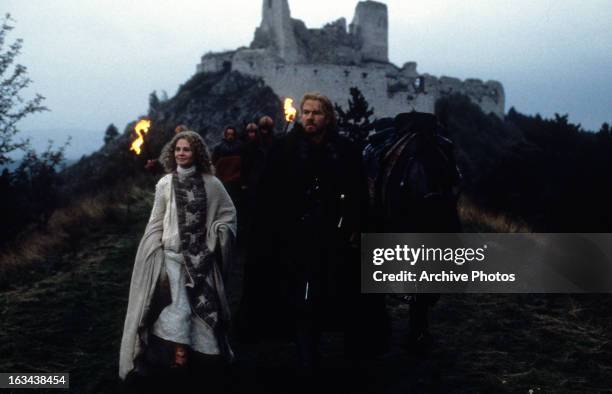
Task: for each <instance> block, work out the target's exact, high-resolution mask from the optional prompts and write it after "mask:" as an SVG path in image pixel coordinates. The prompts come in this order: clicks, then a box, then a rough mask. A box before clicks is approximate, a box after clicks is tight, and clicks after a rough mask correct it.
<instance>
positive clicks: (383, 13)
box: [349, 0, 389, 63]
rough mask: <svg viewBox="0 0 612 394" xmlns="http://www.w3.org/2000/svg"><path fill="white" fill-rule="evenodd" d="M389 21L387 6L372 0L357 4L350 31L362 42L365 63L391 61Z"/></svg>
mask: <svg viewBox="0 0 612 394" xmlns="http://www.w3.org/2000/svg"><path fill="white" fill-rule="evenodd" d="M388 20H389V16H388V13H387V5H386V4H383V3H379V2H377V1H371V0H367V1H360V2H359V3H357V7H356V8H355V16H354V17H353V22H352V23H351V25H350V28H349V29H350V33H351V34H353V35H355V36H356V37H358V38H359V39H360V40H361V44H362V47H361V53H362V60H363V61H377V62H385V63H386V62H388V61H389V28H388Z"/></svg>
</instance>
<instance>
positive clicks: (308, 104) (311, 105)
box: [301, 100, 327, 135]
mask: <svg viewBox="0 0 612 394" xmlns="http://www.w3.org/2000/svg"><path fill="white" fill-rule="evenodd" d="M301 117H302V124H303V125H304V130H305V131H306V134H310V135H319V134H322V133H323V132H324V131H325V128H326V127H327V117H326V116H325V112H323V106H322V105H321V102H320V101H318V100H306V101H304V105H303V106H302V115H301Z"/></svg>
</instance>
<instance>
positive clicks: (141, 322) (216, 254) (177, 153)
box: [119, 131, 236, 379]
mask: <svg viewBox="0 0 612 394" xmlns="http://www.w3.org/2000/svg"><path fill="white" fill-rule="evenodd" d="M161 163H162V164H163V165H164V167H165V169H166V171H167V172H168V174H167V175H166V176H164V177H163V178H161V179H160V181H159V182H158V183H157V185H156V187H155V202H154V205H153V209H152V212H151V217H150V219H149V222H148V224H147V226H146V229H145V233H144V236H143V237H142V240H141V242H140V245H139V247H138V252H137V254H136V259H135V262H134V270H133V272H132V280H131V285H130V294H129V302H128V308H127V316H126V319H125V325H124V329H123V338H122V340H121V350H120V358H119V376H120V377H121V378H122V379H125V378H126V377H127V376H128V374H130V373H131V372H137V373H138V374H143V375H146V374H147V372H149V370H150V369H152V368H160V367H161V368H165V367H183V366H185V365H187V364H188V363H190V360H191V359H192V358H193V359H196V358H198V357H199V356H200V355H215V356H217V357H218V356H223V357H224V358H225V359H227V360H232V359H233V353H232V350H231V348H230V346H229V343H228V340H227V330H228V326H229V319H230V311H229V305H228V299H227V296H226V294H225V288H226V286H225V283H224V281H225V280H226V279H227V274H228V273H229V268H230V264H231V261H232V252H233V241H234V237H235V233H236V210H235V208H234V204H233V203H232V200H231V199H230V197H229V195H228V194H227V192H226V190H225V188H224V187H223V185H222V183H221V182H220V181H219V180H218V179H217V178H216V177H215V176H214V175H213V167H212V164H211V160H210V154H209V152H208V148H207V147H206V144H205V142H204V140H203V139H202V137H201V136H200V135H199V134H198V133H196V132H193V131H183V132H180V133H178V134H176V135H175V136H174V138H173V139H172V141H171V142H170V143H169V144H168V145H167V146H166V147H165V148H164V151H163V152H162V155H161Z"/></svg>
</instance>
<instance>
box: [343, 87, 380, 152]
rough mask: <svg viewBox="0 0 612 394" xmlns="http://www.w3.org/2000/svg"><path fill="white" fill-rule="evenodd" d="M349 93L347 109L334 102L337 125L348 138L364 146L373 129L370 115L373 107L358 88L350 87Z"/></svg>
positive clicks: (372, 112)
mask: <svg viewBox="0 0 612 394" xmlns="http://www.w3.org/2000/svg"><path fill="white" fill-rule="evenodd" d="M350 93H351V98H350V99H349V102H348V110H347V111H344V110H343V109H342V107H341V106H340V105H338V104H337V103H336V104H334V108H335V109H336V112H337V113H338V127H339V128H340V130H341V132H343V133H346V135H347V136H348V138H349V139H351V140H352V141H354V142H356V143H357V144H359V145H360V146H364V145H365V141H366V139H367V138H368V134H369V133H370V131H371V130H372V129H373V127H372V122H371V121H370V117H371V116H372V115H373V114H374V108H370V104H369V103H368V102H367V100H366V99H365V97H364V96H363V94H362V93H361V91H360V90H359V89H358V88H356V87H353V88H351V89H350Z"/></svg>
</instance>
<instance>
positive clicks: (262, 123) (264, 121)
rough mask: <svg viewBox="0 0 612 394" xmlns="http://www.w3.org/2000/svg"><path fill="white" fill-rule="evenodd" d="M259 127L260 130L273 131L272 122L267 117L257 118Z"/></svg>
mask: <svg viewBox="0 0 612 394" xmlns="http://www.w3.org/2000/svg"><path fill="white" fill-rule="evenodd" d="M259 127H260V128H262V129H267V130H270V131H273V129H274V120H273V119H272V118H271V117H269V116H268V115H264V116H262V117H261V118H259Z"/></svg>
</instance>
